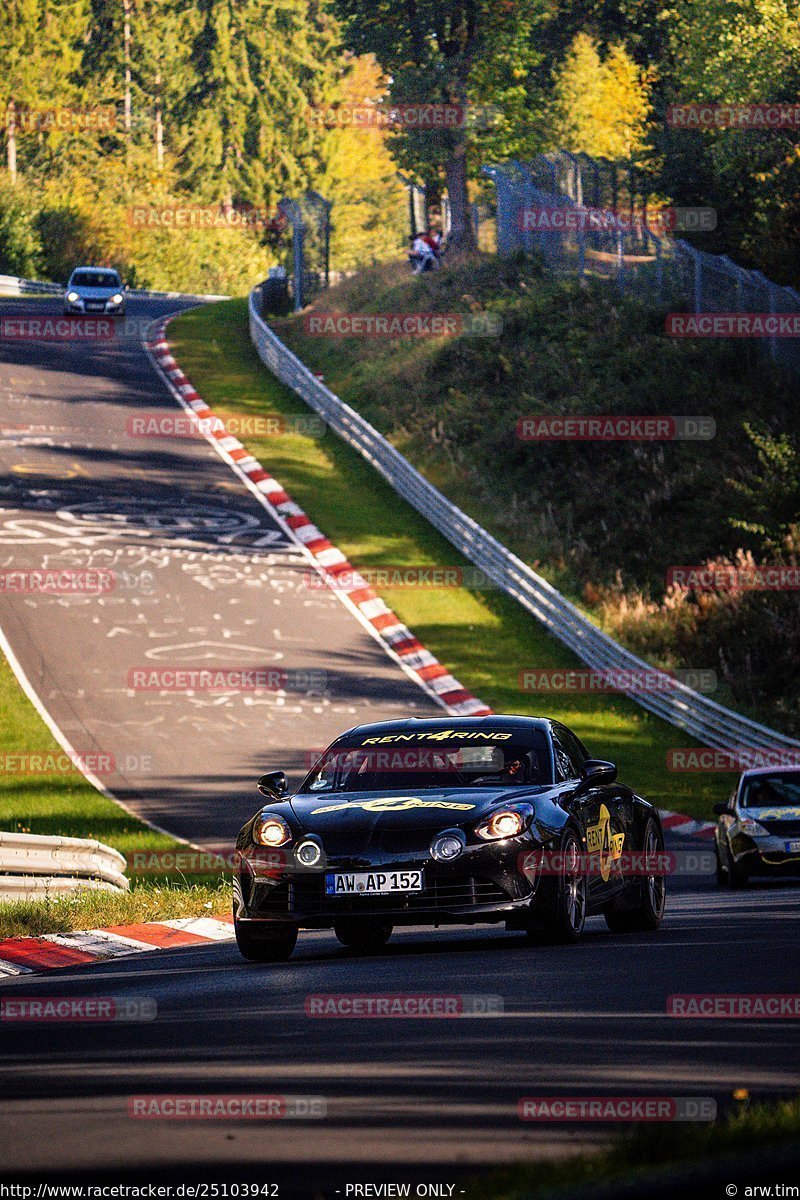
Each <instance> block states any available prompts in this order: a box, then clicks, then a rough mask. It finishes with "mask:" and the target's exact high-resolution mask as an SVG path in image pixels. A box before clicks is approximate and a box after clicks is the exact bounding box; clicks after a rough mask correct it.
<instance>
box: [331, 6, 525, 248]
mask: <svg viewBox="0 0 800 1200" xmlns="http://www.w3.org/2000/svg"><path fill="white" fill-rule="evenodd" d="M336 7H337V11H338V12H339V14H340V15H341V17H342V19H343V20H344V22H345V35H346V38H347V41H348V44H349V45H350V47H351V49H353V50H354V51H355V52H356V53H373V54H374V55H375V57H376V58H377V60H378V62H379V63H380V65H381V67H382V68H383V70H384V72H385V73H386V75H387V77H389V78H390V80H391V84H390V99H391V103H392V104H393V105H420V104H425V105H439V106H442V105H445V106H451V111H452V112H455V113H464V114H467V117H466V119H465V120H464V121H463V122H457V123H456V124H454V125H453V126H452V127H450V128H437V129H435V130H421V129H409V128H405V127H403V125H402V123H401V127H400V128H399V129H398V132H397V134H396V137H395V139H394V143H393V145H394V149H395V153H396V155H397V158H398V161H399V162H400V163H401V164H402V165H403V166H406V167H410V168H412V169H416V170H418V171H419V173H420V174H421V176H422V178H423V179H424V180H425V181H426V182H428V181H436V180H437V179H438V178H440V177H441V176H443V177H444V180H445V182H446V185H447V193H448V197H449V201H450V217H451V229H450V245H451V246H452V247H453V248H454V249H456V250H461V251H471V250H473V249H474V248H475V238H474V233H473V230H472V224H471V221H470V214H469V192H468V180H469V177H470V175H471V174H475V173H476V172H477V170H478V169H479V167H480V162H479V161H478V159H477V154H476V150H477V148H478V147H479V146H480V145H481V143H482V142H483V143H484V144H485V145H489V144H491V146H492V151H493V152H496V151H497V150H500V152H501V154H502V150H503V149H504V148H505V149H507V150H509V149H511V144H510V143H513V142H514V141H515V139H517V138H518V137H519V136H520V132H521V131H520V129H519V128H515V125H516V122H514V121H513V120H512V121H508V122H507V123H504V120H503V113H502V109H503V104H504V101H505V102H507V103H508V104H509V106H510V107H511V108H512V109H516V110H519V108H520V107H524V102H525V82H526V80H527V78H528V76H529V74H530V72H531V71H532V69H533V67H534V65H535V64H536V63H537V61H538V52H537V50H536V47H535V42H534V32H535V29H536V26H537V25H538V24H539V22H541V21H542V20H543V19H544V0H406V3H403V4H399V5H398V4H395V3H392V2H391V0H336ZM470 103H474V104H475V105H480V106H497V108H499V109H500V110H501V111H500V113H499V117H500V120H499V122H498V124H499V129H495V130H494V139H493V141H492V139H491V138H490V137H488V136H487V137H485V138H484V137H483V134H482V131H481V129H480V124H481V122H480V120H479V121H478V122H475V123H470V120H469V116H468V114H469V105H470ZM479 116H480V114H479ZM491 132H492V130H491V129H490V130H489V131H487V133H491ZM501 132H503V133H505V134H506V137H505V138H503V137H502V136H501Z"/></svg>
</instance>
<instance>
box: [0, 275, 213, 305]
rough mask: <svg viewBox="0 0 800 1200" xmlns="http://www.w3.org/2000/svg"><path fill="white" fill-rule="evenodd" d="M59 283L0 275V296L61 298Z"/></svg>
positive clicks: (137, 292)
mask: <svg viewBox="0 0 800 1200" xmlns="http://www.w3.org/2000/svg"><path fill="white" fill-rule="evenodd" d="M63 293H64V288H63V287H62V286H61V284H60V283H40V282H39V281H37V280H35V279H19V278H17V276H16V275H0V296H28V295H32V294H36V295H40V296H61V295H63ZM128 295H129V296H138V297H140V298H142V299H145V300H146V299H152V300H229V299H230V297H229V296H215V295H200V294H195V293H193V292H149V291H147V289H146V288H131V289H130V290H129V291H128Z"/></svg>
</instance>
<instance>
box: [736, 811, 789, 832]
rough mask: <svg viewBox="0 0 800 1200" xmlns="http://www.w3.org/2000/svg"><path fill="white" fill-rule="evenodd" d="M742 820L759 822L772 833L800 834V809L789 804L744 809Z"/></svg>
mask: <svg viewBox="0 0 800 1200" xmlns="http://www.w3.org/2000/svg"><path fill="white" fill-rule="evenodd" d="M741 815H742V819H743V820H745V819H747V818H748V817H749V818H750V820H751V821H758V823H759V825H763V826H764V828H765V829H768V830H769V831H770V833H788V832H794V831H795V830H796V831H797V832H798V833H800V808H795V807H793V806H792V805H789V804H785V805H784V804H773V805H771V806H770V807H767V808H743V809H742V810H741Z"/></svg>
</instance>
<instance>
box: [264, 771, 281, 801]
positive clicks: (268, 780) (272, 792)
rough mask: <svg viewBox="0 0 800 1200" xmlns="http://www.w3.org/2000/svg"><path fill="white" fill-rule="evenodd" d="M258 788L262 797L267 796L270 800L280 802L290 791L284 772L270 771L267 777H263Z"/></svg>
mask: <svg viewBox="0 0 800 1200" xmlns="http://www.w3.org/2000/svg"><path fill="white" fill-rule="evenodd" d="M256 787H257V788H258V790H259V791H260V792H261V795H262V796H267V797H268V798H269V799H270V800H280V799H281V798H282V797H283V796H285V795H286V793H287V792H288V791H289V785H288V783H287V782H286V775H285V774H284V772H283V771H270V772H269V773H268V774H267V775H262V776H261V778H260V779H259V781H258V783H257V784H256Z"/></svg>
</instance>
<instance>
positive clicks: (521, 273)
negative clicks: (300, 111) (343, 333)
mask: <svg viewBox="0 0 800 1200" xmlns="http://www.w3.org/2000/svg"><path fill="white" fill-rule="evenodd" d="M485 309H488V310H490V311H492V312H493V313H495V314H498V315H499V316H500V317H501V318H502V333H501V334H500V335H499V337H498V336H488V337H478V336H465V335H464V336H458V337H439V338H431V337H425V338H420V337H404V338H385V337H383V338H381V337H375V338H370V337H366V338H363V337H362V338H341V337H335V338H333V337H330V336H319V335H316V334H313V333H311V332H309V329H310V322H309V321H308V319H307V315H306V316H305V317H304V316H300V317H295V318H292V319H291V320H290V321H287V322H285V323H283V324H282V325H281V326H280V330H281V332H282V335H283V336H284V337H285V338H286V340H287V341H288V342H289V344H290V345H291V346H292V347H293V349H295V350H296V351H297V352H298V353H299V354H300V356H301V357H302V358H303V359H304V361H306V362H307V363H308V364H309V365H310V366H312V367H313V369H314V370H317V371H320V372H322V373H323V374H324V375H325V378H326V381H327V382H328V384H329V385H330V386H331V387H332V388H333V389H334V390H335V391H337V392H338V393H339V394H340V395H341V396H342V397H343V398H344V399H346V400H347V401H348V402H349V403H351V404H353V405H354V406H355V407H356V408H358V409H359V411H361V412H362V413H363V414H364V415H365V416H366V417H367V418H368V419H369V420H370V421H372V422H373V423H374V424H375V425H376V426H377V427H378V428H379V429H381V431H382V432H383V433H385V434H386V435H387V436H389V437H390V438H391V440H392V441H393V442H394V443H395V445H397V446H398V447H399V448H400V449H401V450H402V451H403V452H404V453H405V454H406V455H407V456H408V457H409V458H410V459H411V460H412V461H413V462H414V463H415V464H416V465H417V466H419V467H420V468H421V469H422V470H423V471H424V472H425V473H426V475H427V476H428V477H429V478H430V479H432V480H433V481H434V482H435V483H436V484H437V486H439V487H440V488H442V490H443V491H445V493H446V494H447V495H449V496H450V497H451V498H452V499H453V500H455V501H456V502H457V503H458V504H459V505H460V506H461V507H462V508H464V509H465V510H466V511H467V512H469V513H470V514H471V515H473V516H474V517H476V518H477V519H478V520H480V521H481V522H482V523H483V524H484V525H486V526H487V527H488V528H490V529H491V530H492V532H494V533H495V534H496V535H497V536H499V537H500V538H501V539H502V540H503V541H504V542H505V543H506V544H507V545H509V546H510V547H511V548H512V549H513V550H515V551H516V553H518V554H520V555H521V557H523V558H524V559H525V560H526V561H528V562H530V563H531V564H533V565H534V566H536V568H537V569H538V570H540V571H541V573H542V574H544V575H545V576H546V577H547V578H549V579H550V580H551V581H552V582H553V583H554V584H556V586H558V587H559V588H561V589H562V590H563V591H564V592H565V593H566V594H568V595H570V596H571V597H572V598H573V599H575V600H577V601H578V602H579V603H581V604H582V605H583V606H584V607H585V608H586V609H587V610H588V611H589V612H590V613H592V614H593V615H594V617H595V618H596V619H597V620H598V622H600V623H602V624H603V625H604V626H605V627H606V628H608V629H609V630H610V631H611V632H612V633H614V634H615V636H618V637H620V638H621V639H622V640H624V641H626V642H627V643H628V644H629V645H631V647H632V648H634V649H636V650H637V651H639V652H643V653H645V654H646V655H647V656H648V657H649V658H651V659H652V660H653V661H655V662H658V663H659V664H662V665H665V666H687V667H703V668H712V669H714V670H716V671H717V674H718V676H719V678H720V681H721V683H722V690H723V692H724V695H723V694H720V696H719V697H718V698H720V699H724V700H729V701H731V702H733V703H735V704H736V705H737V706H738V707H739V708H741V709H742V710H744V711H747V712H749V713H752V714H754V715H756V716H758V717H760V718H761V719H764V720H769V721H772V722H774V723H775V724H776V725H778V726H779V727H782V728H784V729H786V730H787V731H789V732H794V731H798V730H799V729H800V726H799V725H798V717H797V707H798V706H797V703H796V701H797V699H798V696H799V695H800V691H799V690H798V678H799V677H800V674H799V673H798V669H797V668H798V660H799V659H800V621H798V620H797V598H796V597H797V593H796V592H768V593H765V592H754V591H744V592H742V591H739V592H735V593H730V592H723V593H720V594H713V593H711V594H709V593H701V594H699V595H696V594H694V593H692V592H687V591H686V590H685V589H675V588H672V589H667V588H666V583H665V580H666V575H667V571H668V570H669V568H670V567H672V566H679V565H686V564H699V563H703V562H705V561H708V560H716V559H719V558H721V557H722V558H724V559H725V560H726V561H729V562H732V563H735V562H737V561H739V562H745V563H747V562H750V561H755V562H761V561H775V560H776V558H780V559H782V560H784V561H786V562H788V563H793V562H794V561H795V559H794V557H793V555H794V552H795V549H796V542H795V540H794V537H795V533H796V530H795V529H793V525H794V523H795V520H796V514H797V513H798V512H800V495H798V487H799V485H798V480H797V473H796V470H795V466H796V459H795V458H794V447H795V445H796V444H797V442H798V440H799V439H800V415H798V412H797V409H796V404H795V403H794V402H793V401H794V395H795V392H794V391H793V388H792V386H791V385H790V383H789V382H787V381H785V380H782V379H781V378H779V377H778V376H776V375H774V374H772V373H771V372H770V371H769V370H768V368H767V367H765V366H764V364H763V363H759V362H758V361H757V360H756V357H755V350H754V347H753V346H752V345H748V344H747V343H744V342H740V343H735V342H711V341H695V342H692V341H686V340H684V341H674V340H670V339H669V338H667V337H666V336H665V334H664V332H663V330H664V314H663V313H658V312H653V311H652V310H648V309H646V308H644V307H642V306H640V305H638V304H637V303H636V302H634V301H632V300H627V299H622V298H621V297H620V296H619V294H618V293H617V292H615V291H613V290H612V289H610V288H609V287H608V286H607V285H605V284H603V283H600V282H595V283H590V284H589V285H584V286H580V285H577V284H574V283H572V282H568V281H561V280H557V279H554V278H553V277H552V276H548V275H545V274H544V273H543V272H542V270H541V269H540V268H539V267H538V266H537V264H535V263H531V262H525V263H520V262H516V261H514V262H510V261H507V262H502V261H498V260H496V259H494V258H488V257H487V258H481V259H477V260H471V261H470V262H469V263H467V264H466V265H464V266H461V267H453V266H451V267H449V268H448V269H447V270H445V271H443V272H442V273H441V274H436V275H428V276H424V277H417V278H413V277H411V276H409V275H408V274H407V272H406V271H405V270H403V269H402V268H401V267H399V266H386V267H381V268H376V269H375V270H371V271H367V272H364V273H362V274H361V275H360V276H358V277H357V278H355V279H352V280H348V281H346V283H344V284H343V285H342V286H340V287H339V288H337V289H335V290H333V291H331V292H329V293H328V294H327V295H326V296H325V297H323V298H321V299H320V300H319V301H318V303H317V306H316V310H313V309H312V310H311V311H312V312H313V311H317V312H322V311H336V312H340V313H407V312H417V313H427V312H436V313H445V312H451V311H453V312H461V313H464V312H480V311H482V310H485ZM550 414H562V415H591V414H599V415H605V414H628V415H635V416H645V415H646V416H664V415H669V416H682V417H698V418H699V417H706V418H711V419H712V420H713V421H714V423H715V427H716V433H715V436H714V437H713V438H711V439H709V440H699V441H650V442H648V441H630V442H608V441H603V442H578V441H559V442H536V443H534V442H531V441H524V440H521V439H520V438H519V437H518V436H517V426H518V422H519V421H520V420H522V419H524V418H526V417H529V416H533V415H550ZM748 430H749V431H750V432H749V433H748ZM776 447H777V448H778V450H780V448H781V447H783V450H784V451H785V453H784V454H783V456H782V457H781V455H780V454H778V453H777V451H776ZM765 456H766V458H765ZM760 457H761V459H762V460H764V461H766V463H767V465H766V466H764V465H763V461H762V463H761V464H760V462H759V458H760ZM776 458H777V459H779V460H780V461H775V460H776ZM776 489H779V490H781V504H780V507H781V509H782V513H781V522H780V523H776V524H775V527H774V528H770V527H766V526H765V527H764V528H762V529H761V530H760V531H758V532H756V531H755V529H754V528H753V529H751V530H744V529H742V528H741V527H739V526H738V525H737V524H736V523H735V522H741V523H743V524H749V525H751V526H753V527H755V526H756V525H758V521H757V520H756V518H757V517H758V515H759V513H760V510H761V508H762V507H765V508H769V509H771V510H773V511H775V510H776V505H775V503H774V493H775V491H776ZM775 520H776V522H777V520H778V519H777V518H775ZM737 556H738V557H737Z"/></svg>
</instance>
